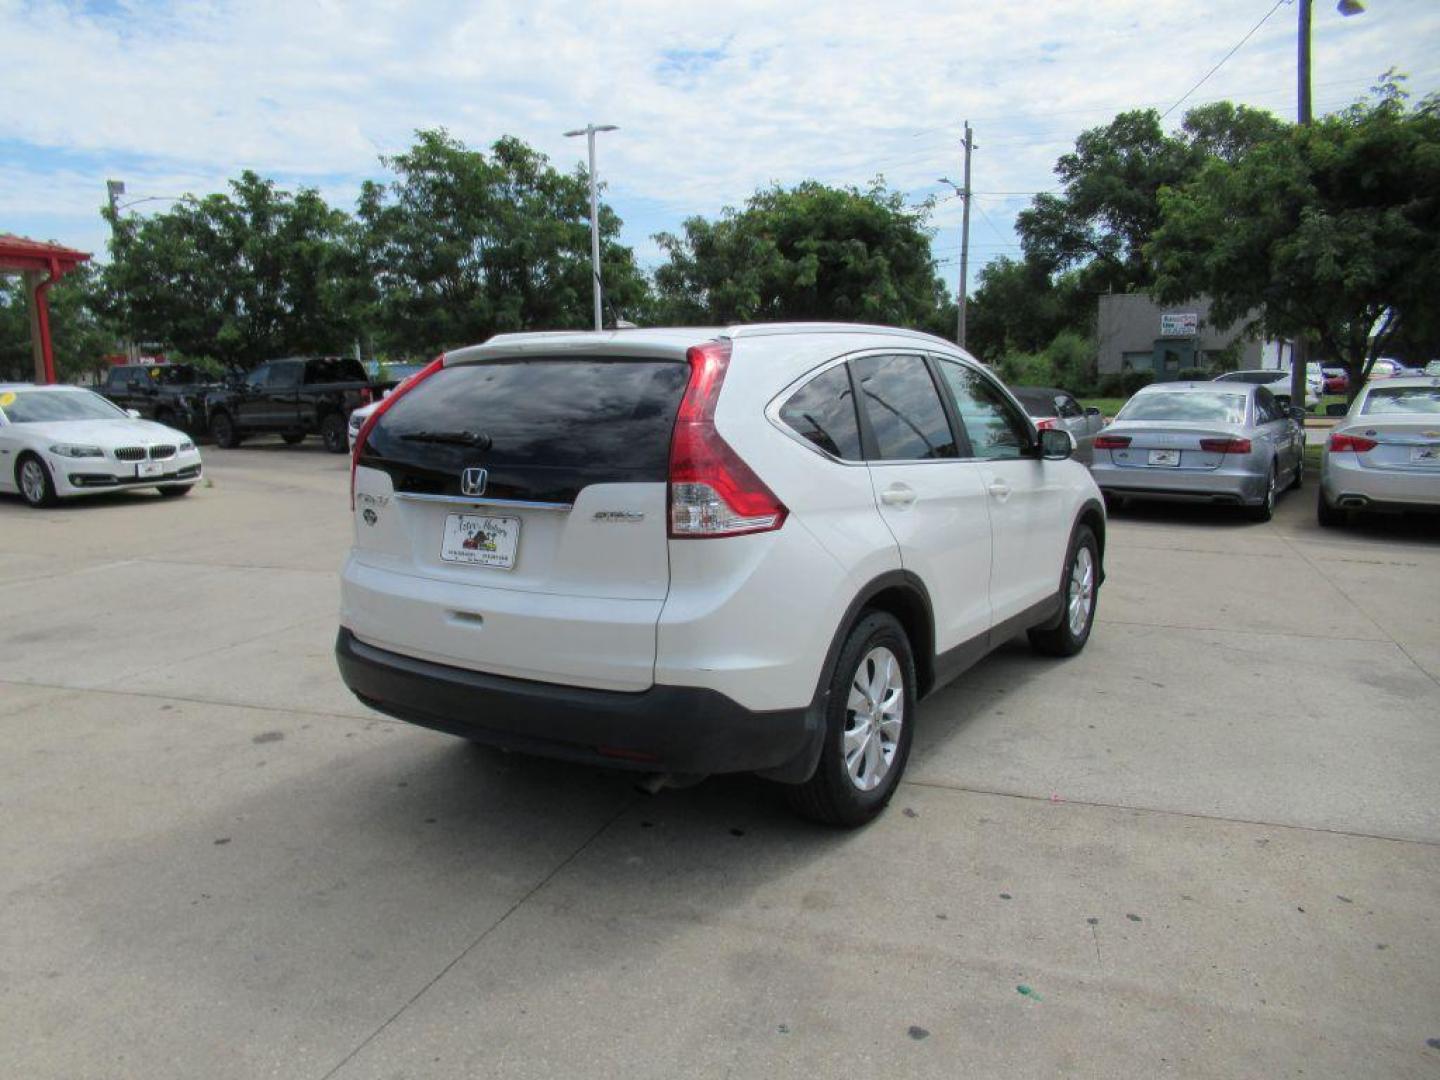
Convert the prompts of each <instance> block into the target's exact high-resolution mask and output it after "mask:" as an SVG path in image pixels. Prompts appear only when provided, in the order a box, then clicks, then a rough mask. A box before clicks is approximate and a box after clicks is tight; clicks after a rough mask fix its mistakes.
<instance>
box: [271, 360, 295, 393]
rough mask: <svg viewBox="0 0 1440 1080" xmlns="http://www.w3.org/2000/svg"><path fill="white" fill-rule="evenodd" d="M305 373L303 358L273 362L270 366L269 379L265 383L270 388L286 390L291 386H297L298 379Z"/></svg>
mask: <svg viewBox="0 0 1440 1080" xmlns="http://www.w3.org/2000/svg"><path fill="white" fill-rule="evenodd" d="M304 374H305V362H304V361H303V360H300V361H295V362H293V363H287V364H274V365H272V366H271V368H270V381H269V382H267V383H266V384H265V385H266V387H268V388H269V389H271V390H277V389H278V390H287V389H289V388H290V387H292V386H299V385H300V379H301V377H302V376H303V375H304Z"/></svg>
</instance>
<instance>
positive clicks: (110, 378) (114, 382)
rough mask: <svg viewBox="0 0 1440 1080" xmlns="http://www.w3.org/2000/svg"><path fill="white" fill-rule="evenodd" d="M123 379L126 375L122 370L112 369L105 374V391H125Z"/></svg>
mask: <svg viewBox="0 0 1440 1080" xmlns="http://www.w3.org/2000/svg"><path fill="white" fill-rule="evenodd" d="M125 379H126V375H125V369H124V368H118V367H112V368H111V369H110V370H109V371H107V372H106V373H105V389H106V390H123V389H125Z"/></svg>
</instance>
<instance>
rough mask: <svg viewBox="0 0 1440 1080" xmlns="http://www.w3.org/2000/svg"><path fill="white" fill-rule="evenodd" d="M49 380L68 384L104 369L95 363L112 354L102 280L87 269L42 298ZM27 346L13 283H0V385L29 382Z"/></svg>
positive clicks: (18, 290) (20, 289)
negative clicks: (51, 362)
mask: <svg viewBox="0 0 1440 1080" xmlns="http://www.w3.org/2000/svg"><path fill="white" fill-rule="evenodd" d="M46 301H47V306H48V307H49V310H50V337H51V342H52V348H53V349H54V354H55V374H56V376H57V377H58V378H59V379H60V380H61V381H62V382H74V381H76V380H82V379H85V378H86V377H87V376H89V375H92V374H93V373H95V372H97V371H99V370H100V369H101V368H103V367H104V364H103V363H102V361H101V357H103V356H105V355H106V354H108V353H111V352H114V350H115V343H116V333H115V328H114V326H113V325H112V324H111V323H110V322H109V321H108V319H107V317H106V315H105V312H106V311H107V310H108V308H109V307H110V306H111V305H110V304H109V302H108V300H107V297H106V295H105V289H104V281H103V278H102V275H101V274H100V273H99V272H98V271H96V270H95V269H94V268H93V266H92V265H91V264H89V263H82V264H81V265H80V266H78V267H76V268H75V269H74V270H73V271H71V272H70V273H68V274H66V275H65V276H64V277H63V278H61V279H60V281H58V282H57V283H56V284H55V285H53V286H51V287H50V289H49V290H47V293H46ZM33 356H34V354H33V353H32V352H31V343H30V313H29V309H28V308H27V307H26V303H25V287H24V284H23V282H22V281H21V279H20V278H19V277H11V278H3V279H0V382H4V381H6V380H8V379H13V380H17V381H20V382H28V381H30V380H31V379H33V378H34V377H35V363H34V359H33Z"/></svg>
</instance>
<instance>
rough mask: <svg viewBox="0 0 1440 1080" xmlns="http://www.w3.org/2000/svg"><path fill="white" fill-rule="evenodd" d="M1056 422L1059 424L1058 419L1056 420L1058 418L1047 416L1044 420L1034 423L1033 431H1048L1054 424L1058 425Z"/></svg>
mask: <svg viewBox="0 0 1440 1080" xmlns="http://www.w3.org/2000/svg"><path fill="white" fill-rule="evenodd" d="M1058 422H1059V418H1058V417H1054V416H1047V417H1046V418H1045V419H1044V420H1036V421H1035V430H1036V431H1048V430H1049V429H1050V428H1053V427H1054V426H1055V425H1056V423H1058Z"/></svg>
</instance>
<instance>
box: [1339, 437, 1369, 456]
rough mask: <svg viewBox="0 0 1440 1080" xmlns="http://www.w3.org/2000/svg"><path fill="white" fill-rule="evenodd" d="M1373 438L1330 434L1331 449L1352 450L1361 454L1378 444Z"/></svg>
mask: <svg viewBox="0 0 1440 1080" xmlns="http://www.w3.org/2000/svg"><path fill="white" fill-rule="evenodd" d="M1379 445H1380V444H1379V443H1377V442H1376V441H1375V440H1374V439H1367V438H1366V437H1365V436H1364V435H1331V436H1330V449H1331V450H1354V451H1355V452H1356V453H1357V454H1363V453H1364V452H1365V451H1366V450H1374V449H1375V447H1377V446H1379Z"/></svg>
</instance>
